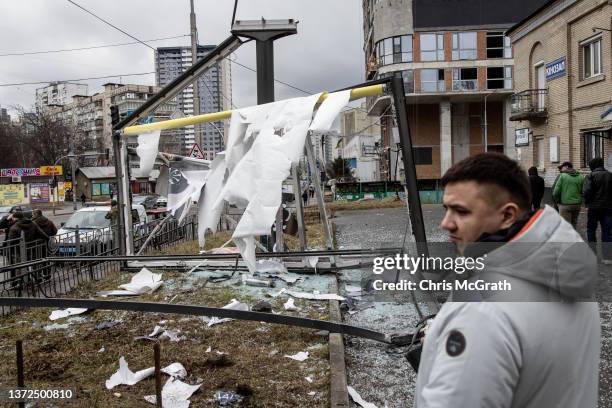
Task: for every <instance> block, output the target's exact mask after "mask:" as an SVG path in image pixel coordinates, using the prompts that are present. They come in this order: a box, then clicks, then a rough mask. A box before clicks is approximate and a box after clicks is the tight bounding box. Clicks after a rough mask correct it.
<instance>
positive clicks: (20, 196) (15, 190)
mask: <svg viewBox="0 0 612 408" xmlns="http://www.w3.org/2000/svg"><path fill="white" fill-rule="evenodd" d="M24 201H25V191H24V188H23V185H21V184H4V185H0V205H15V204H21V203H23V202H24Z"/></svg>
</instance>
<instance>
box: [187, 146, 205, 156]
mask: <svg viewBox="0 0 612 408" xmlns="http://www.w3.org/2000/svg"><path fill="white" fill-rule="evenodd" d="M189 157H193V158H194V159H204V154H203V153H202V149H200V146H198V144H197V143H194V144H193V147H192V148H191V152H190V153H189Z"/></svg>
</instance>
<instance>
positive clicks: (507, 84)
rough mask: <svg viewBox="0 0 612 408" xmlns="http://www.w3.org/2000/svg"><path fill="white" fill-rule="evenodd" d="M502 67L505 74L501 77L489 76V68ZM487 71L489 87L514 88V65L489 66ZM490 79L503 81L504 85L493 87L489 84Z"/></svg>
mask: <svg viewBox="0 0 612 408" xmlns="http://www.w3.org/2000/svg"><path fill="white" fill-rule="evenodd" d="M496 68H497V69H499V68H501V69H502V72H503V76H502V77H499V78H491V77H490V76H489V70H491V69H496ZM486 73H487V78H486V81H487V89H512V66H510V65H504V66H495V67H487V69H486ZM489 81H503V84H504V85H503V87H501V88H499V87H495V88H492V87H491V86H490V85H489Z"/></svg>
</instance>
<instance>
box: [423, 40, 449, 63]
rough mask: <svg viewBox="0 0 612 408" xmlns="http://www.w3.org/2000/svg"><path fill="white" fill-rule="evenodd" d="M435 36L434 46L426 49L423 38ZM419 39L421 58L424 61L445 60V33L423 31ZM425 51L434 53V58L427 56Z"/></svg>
mask: <svg viewBox="0 0 612 408" xmlns="http://www.w3.org/2000/svg"><path fill="white" fill-rule="evenodd" d="M431 36H433V37H434V38H433V41H434V43H435V46H434V48H428V49H424V48H423V39H424V38H425V37H431ZM419 40H420V50H419V51H420V52H419V57H420V60H421V61H422V62H435V61H444V60H445V55H444V34H440V33H422V34H420V36H419ZM425 53H427V55H429V54H433V58H430V57H427V58H425V55H426V54H425Z"/></svg>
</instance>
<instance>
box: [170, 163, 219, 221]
mask: <svg viewBox="0 0 612 408" xmlns="http://www.w3.org/2000/svg"><path fill="white" fill-rule="evenodd" d="M209 172H210V162H208V161H205V160H193V159H185V158H184V159H181V160H179V161H173V162H171V163H170V168H169V170H168V211H170V213H171V214H172V215H173V216H174V217H175V218H178V220H179V222H182V221H183V219H184V218H185V216H187V213H188V212H189V208H190V207H191V204H192V203H193V202H194V201H198V200H199V199H200V192H201V191H202V187H203V186H204V183H206V178H207V177H208V173H209Z"/></svg>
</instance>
